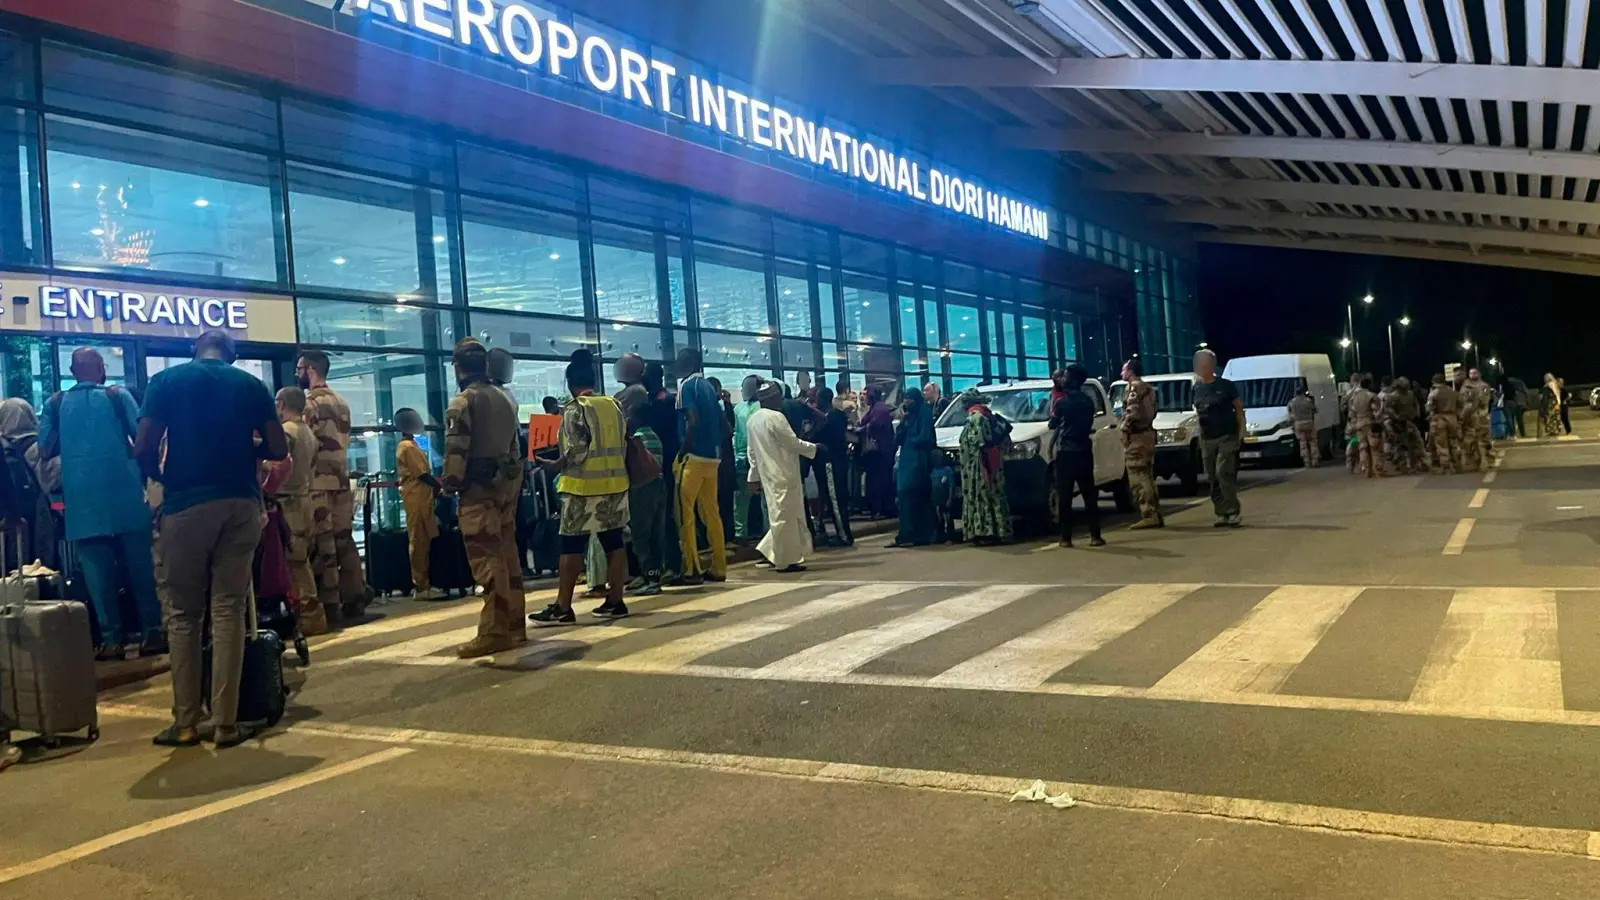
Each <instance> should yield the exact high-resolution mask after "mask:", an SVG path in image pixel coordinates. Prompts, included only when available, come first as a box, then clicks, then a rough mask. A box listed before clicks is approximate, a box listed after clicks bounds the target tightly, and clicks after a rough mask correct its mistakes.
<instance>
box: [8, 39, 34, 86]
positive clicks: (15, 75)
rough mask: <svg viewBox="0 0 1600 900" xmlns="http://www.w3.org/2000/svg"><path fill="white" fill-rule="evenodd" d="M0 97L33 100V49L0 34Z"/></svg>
mask: <svg viewBox="0 0 1600 900" xmlns="http://www.w3.org/2000/svg"><path fill="white" fill-rule="evenodd" d="M0 97H5V98H6V99H7V100H32V99H33V47H32V45H30V44H26V43H24V42H22V41H20V40H17V36H16V35H14V34H10V33H7V32H0Z"/></svg>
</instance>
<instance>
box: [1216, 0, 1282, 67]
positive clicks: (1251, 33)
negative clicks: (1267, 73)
mask: <svg viewBox="0 0 1600 900" xmlns="http://www.w3.org/2000/svg"><path fill="white" fill-rule="evenodd" d="M1217 2H1218V3H1220V4H1222V8H1223V10H1225V11H1226V12H1227V13H1228V17H1229V18H1231V19H1232V20H1233V23H1234V24H1235V25H1238V26H1239V30H1240V31H1243V32H1244V36H1245V38H1246V39H1248V40H1249V41H1250V43H1252V44H1254V45H1255V47H1256V50H1257V51H1259V52H1260V53H1261V55H1262V56H1263V57H1266V58H1268V59H1276V58H1277V54H1275V53H1273V52H1272V44H1271V43H1269V42H1268V41H1267V39H1266V38H1265V37H1263V36H1262V35H1261V32H1259V31H1257V30H1256V26H1255V23H1254V22H1251V21H1250V17H1249V16H1247V15H1245V14H1244V10H1242V9H1240V8H1239V3H1238V0H1217ZM1251 2H1253V0H1251Z"/></svg>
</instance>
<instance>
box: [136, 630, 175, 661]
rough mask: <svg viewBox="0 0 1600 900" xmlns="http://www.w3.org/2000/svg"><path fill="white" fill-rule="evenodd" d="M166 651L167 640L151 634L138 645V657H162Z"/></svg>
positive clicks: (163, 636)
mask: <svg viewBox="0 0 1600 900" xmlns="http://www.w3.org/2000/svg"><path fill="white" fill-rule="evenodd" d="M167 650H168V647H167V638H166V636H165V635H161V634H152V635H150V636H149V637H147V638H145V639H144V641H143V642H142V643H141V644H139V655H140V656H163V655H165V654H166V652H167Z"/></svg>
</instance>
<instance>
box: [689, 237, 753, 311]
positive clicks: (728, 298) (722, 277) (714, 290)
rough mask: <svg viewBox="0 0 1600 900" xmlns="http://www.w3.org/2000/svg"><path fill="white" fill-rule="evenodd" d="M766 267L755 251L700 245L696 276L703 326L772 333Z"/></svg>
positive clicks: (696, 260) (697, 255) (696, 261)
mask: <svg viewBox="0 0 1600 900" xmlns="http://www.w3.org/2000/svg"><path fill="white" fill-rule="evenodd" d="M765 268H766V267H765V265H764V264H763V263H762V260H761V257H760V256H757V255H756V254H754V253H745V252H744V251H742V250H733V249H730V248H728V247H717V246H714V245H708V244H696V245H695V260H694V278H695V291H696V293H697V297H698V300H699V303H700V327H702V328H717V329H723V330H727V331H757V332H761V331H767V332H770V330H771V325H770V324H769V323H768V322H767V276H766V272H765Z"/></svg>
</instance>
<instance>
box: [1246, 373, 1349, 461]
mask: <svg viewBox="0 0 1600 900" xmlns="http://www.w3.org/2000/svg"><path fill="white" fill-rule="evenodd" d="M1222 377H1223V378H1226V379H1228V380H1229V381H1231V382H1233V384H1234V387H1235V388H1237V389H1238V391H1239V399H1240V400H1241V401H1243V403H1244V419H1245V433H1244V439H1243V445H1242V447H1241V448H1240V451H1239V459H1240V460H1242V461H1244V462H1273V461H1283V460H1297V459H1299V458H1300V446H1299V443H1298V442H1297V441H1296V440H1295V437H1294V425H1293V424H1292V423H1291V422H1290V421H1289V408H1288V407H1289V400H1290V399H1291V398H1292V397H1294V395H1295V393H1296V392H1297V391H1299V390H1300V386H1301V384H1302V383H1304V384H1305V386H1306V387H1308V388H1310V390H1311V398H1312V399H1313V400H1315V401H1317V440H1318V442H1319V445H1320V446H1321V448H1322V458H1323V459H1329V458H1331V457H1332V456H1333V449H1334V448H1335V447H1338V446H1339V445H1340V439H1341V438H1342V437H1343V433H1342V430H1341V427H1340V426H1341V422H1340V418H1339V388H1338V385H1337V384H1336V383H1335V382H1334V380H1333V364H1332V363H1331V362H1329V361H1328V357H1327V354H1323V353H1280V354H1275V355H1273V356H1241V357H1239V358H1238V359H1233V360H1229V361H1228V367H1227V368H1226V369H1224V370H1223V372H1222ZM1340 455H1341V456H1342V455H1343V454H1340Z"/></svg>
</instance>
